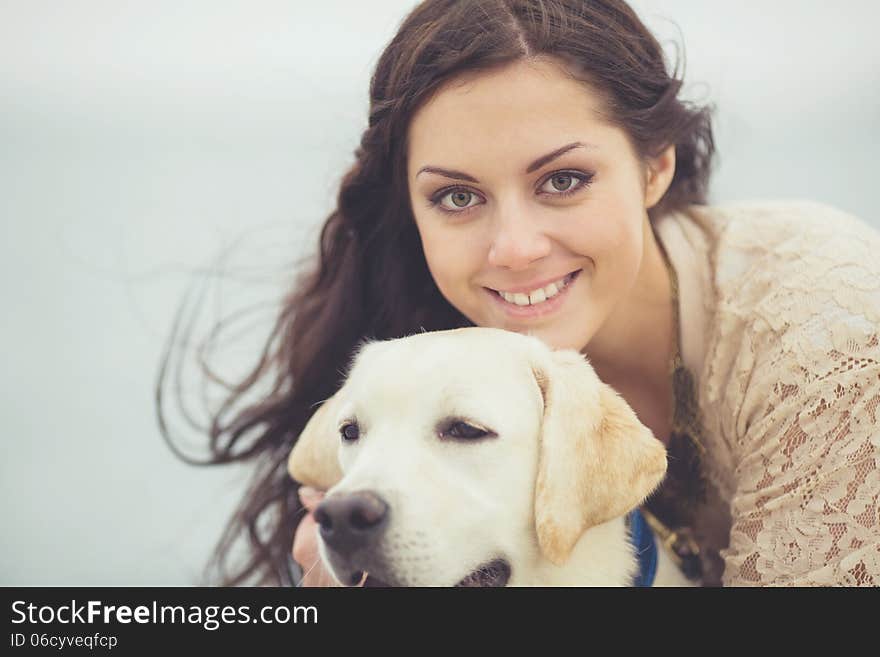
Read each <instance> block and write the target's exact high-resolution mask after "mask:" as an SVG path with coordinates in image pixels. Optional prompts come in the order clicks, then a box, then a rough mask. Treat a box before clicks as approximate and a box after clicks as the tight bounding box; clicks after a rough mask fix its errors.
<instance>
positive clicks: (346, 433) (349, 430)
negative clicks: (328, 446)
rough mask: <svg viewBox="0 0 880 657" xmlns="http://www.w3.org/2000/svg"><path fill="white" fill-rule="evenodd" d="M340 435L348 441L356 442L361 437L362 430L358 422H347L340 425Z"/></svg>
mask: <svg viewBox="0 0 880 657" xmlns="http://www.w3.org/2000/svg"><path fill="white" fill-rule="evenodd" d="M339 435H340V436H342V439H343V440H345V441H346V442H354V441H355V440H357V439H358V438H360V435H361V430H360V428H358V425H357V424H356V423H354V422H346V423H345V424H343V425H342V426H341V427H339Z"/></svg>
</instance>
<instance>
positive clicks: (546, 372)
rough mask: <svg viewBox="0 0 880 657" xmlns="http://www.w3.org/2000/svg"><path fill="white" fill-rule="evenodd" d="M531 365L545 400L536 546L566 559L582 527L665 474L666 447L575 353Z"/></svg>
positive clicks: (627, 504) (637, 496)
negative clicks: (534, 365)
mask: <svg viewBox="0 0 880 657" xmlns="http://www.w3.org/2000/svg"><path fill="white" fill-rule="evenodd" d="M540 361H542V363H541V364H538V365H537V367H533V372H534V373H535V376H536V379H537V381H538V385H539V386H540V388H541V393H542V395H543V397H544V421H543V428H542V432H541V452H540V462H539V466H538V477H537V483H536V488H535V526H536V529H537V533H538V542H539V544H540V547H541V551H542V552H543V553H544V555H545V556H546V557H547V558H548V559H550V561H552V562H553V563H555V564H557V565H559V564H562V563H563V562H565V560H566V559H567V558H568V556H569V554H570V553H571V550H572V548H574V545H575V543H577V541H578V539H579V538H580V537H581V535H582V534H583V532H584V531H585V530H587V529H588V528H590V527H592V526H594V525H598V524H600V523H603V522H606V521H608V520H610V519H612V518H614V517H617V516H621V515H623V514H625V513H627V512H628V511H630V510H632V509H634V508H636V507H637V506H638V505H639V504H641V503H642V502H643V501H644V499H645V498H646V497H647V496H648V495H649V494H650V493H651V492H652V491H653V490H654V489H655V488H656V487H657V485H658V484H659V483H660V481H661V480H662V479H663V476H664V475H665V473H666V449H665V448H664V446H663V444H662V443H661V442H660V441H659V440H657V439H656V438H655V437H654V435H653V434H652V433H651V431H650V430H649V429H648V428H647V427H645V426H644V425H643V424H642V423H641V422H639V420H638V418H637V417H636V414H635V412H634V411H633V410H632V409H631V408H630V407H629V405H628V404H627V403H626V402H625V401H624V400H623V398H622V397H621V396H620V395H618V394H617V393H616V392H615V391H614V390H612V389H611V388H610V387H609V386H607V385H605V384H604V383H602V382H601V381H600V380H599V377H598V376H596V373H595V372H594V371H593V368H592V367H591V366H590V365H589V364H588V363H587V361H586V360H585V359H584V357H583V356H582V355H581V354H578V353H577V352H574V351H558V352H552V353H550V354H549V358H548V357H546V356H545V357H543V358H541V359H540Z"/></svg>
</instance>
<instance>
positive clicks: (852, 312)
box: [689, 201, 880, 333]
mask: <svg viewBox="0 0 880 657" xmlns="http://www.w3.org/2000/svg"><path fill="white" fill-rule="evenodd" d="M689 216H690V218H691V219H692V220H693V221H694V222H695V223H696V224H698V225H699V226H700V228H701V230H702V232H703V233H704V234H705V235H706V236H707V237H706V245H707V246H706V250H707V253H706V264H707V267H708V268H709V270H710V272H709V277H710V278H711V279H712V284H713V289H714V293H715V297H716V298H715V302H716V303H717V309H718V310H719V311H722V312H723V311H728V312H732V313H734V314H736V315H737V316H739V317H741V318H742V319H743V320H744V321H747V322H748V323H749V324H752V325H754V324H755V322H758V323H759V324H760V323H761V322H764V323H765V325H766V328H767V329H768V330H770V331H772V332H774V333H778V332H780V331H782V330H783V329H784V328H785V327H786V326H799V327H802V328H803V327H804V326H805V325H807V324H810V323H811V322H819V323H824V322H827V321H838V322H839V321H840V320H842V319H844V317H849V316H854V317H863V318H864V319H865V320H868V321H869V322H870V324H871V325H872V328H874V327H876V326H877V325H878V323H880V257H878V254H880V231H878V230H877V229H875V228H873V227H871V226H869V225H868V224H867V223H865V222H864V221H862V220H861V219H859V218H857V217H855V216H853V215H851V214H849V213H846V212H844V211H842V210H839V209H837V208H834V207H831V206H828V205H825V204H822V203H815V202H809V201H777V202H767V201H764V202H749V203H731V204H726V205H719V206H704V207H694V208H692V209H691V211H690V212H689ZM829 311H830V312H831V314H828V313H829Z"/></svg>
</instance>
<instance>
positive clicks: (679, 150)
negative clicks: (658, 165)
mask: <svg viewBox="0 0 880 657" xmlns="http://www.w3.org/2000/svg"><path fill="white" fill-rule="evenodd" d="M538 56H543V57H553V58H555V59H556V60H557V61H560V62H561V63H563V64H564V65H565V66H566V69H567V70H568V71H569V72H570V74H571V75H573V76H575V77H576V78H577V79H579V80H582V81H583V82H584V83H585V84H587V85H589V87H590V89H591V90H593V91H594V92H597V93H599V94H600V96H601V98H602V99H603V101H604V110H605V117H606V119H608V120H610V121H612V122H613V123H614V124H615V125H617V126H618V127H620V128H621V129H623V130H624V131H625V133H626V134H627V135H628V136H629V139H630V140H631V143H632V144H633V146H634V147H635V150H636V152H637V153H638V154H639V155H640V156H641V157H643V158H649V157H651V156H654V155H657V154H659V153H660V152H662V151H663V150H664V149H665V148H666V147H668V146H669V145H673V144H674V145H675V151H676V171H675V177H674V178H673V180H672V183H671V185H670V187H669V190H668V191H667V192H666V195H665V196H664V198H663V199H662V200H661V202H660V203H659V204H658V205H657V206H655V208H653V209H652V211H651V216H652V217H655V216H658V215H659V214H661V213H664V212H669V211H674V210H680V209H683V208H684V207H685V206H687V205H690V204H702V203H705V202H706V194H707V188H708V180H709V170H710V164H711V160H712V156H713V151H714V145H713V138H712V129H711V120H710V115H711V112H710V109H709V108H706V107H700V106H697V105H694V104H691V103H688V102H685V101H682V100H681V99H680V98H679V92H680V90H681V87H682V80H681V79H680V76H679V74H678V68H677V66H676V68H675V70H673V71H670V70H668V68H667V64H666V61H665V59H664V55H663V51H662V49H661V47H660V45H659V44H658V42H657V40H656V39H655V38H654V36H653V35H652V34H651V33H650V32H649V31H648V30H647V29H646V28H645V26H644V25H643V24H642V22H641V21H640V20H639V18H638V17H637V16H636V14H635V12H634V11H633V10H632V9H631V8H630V7H629V6H628V5H627V4H626V3H625V2H623V0H426V1H425V2H423V3H421V4H420V5H419V6H417V7H416V8H415V9H414V10H413V11H412V13H410V14H409V16H408V17H407V18H406V19H405V20H404V21H403V23H402V25H401V26H400V29H399V31H398V32H397V35H396V36H395V37H394V39H393V40H392V41H391V43H390V44H389V45H388V46H387V47H386V49H385V51H384V52H383V53H382V56H381V58H380V59H379V62H378V65H377V67H376V71H375V73H374V75H373V78H372V81H371V84H370V113H369V123H368V126H367V128H366V130H365V131H364V133H363V136H362V138H361V141H360V146H359V147H358V148H357V150H356V151H355V162H354V165H353V166H352V167H351V169H350V170H349V171H348V172H347V173H346V174H345V176H344V178H343V179H342V183H341V186H340V189H339V195H338V199H337V207H336V209H335V210H334V211H333V212H332V213H331V214H330V216H329V217H328V218H327V220H326V222H325V223H324V226H323V229H322V231H321V236H320V243H319V249H318V254H317V259H316V260H315V261H314V262H313V263H312V264H311V266H310V267H309V268H308V269H307V270H305V271H304V272H303V273H302V274H301V275H300V276H299V278H298V279H297V282H296V285H295V286H294V288H293V290H292V291H291V292H290V293H289V295H287V297H286V298H285V299H284V300H283V303H282V308H281V311H280V315H279V316H278V317H277V320H276V323H275V325H274V329H273V331H272V333H271V335H270V337H269V339H268V341H267V343H266V345H265V348H264V349H263V352H262V353H261V354H260V356H259V359H258V360H257V363H256V365H255V366H254V367H253V369H252V370H251V371H250V373H249V374H248V375H247V376H246V377H245V378H244V380H243V381H241V382H240V383H238V384H237V385H230V386H229V387H228V396H227V398H226V400H225V402H224V403H223V404H222V405H221V406H220V407H219V409H217V411H216V412H215V413H214V414H213V418H212V421H211V423H210V426H209V427H207V428H206V429H207V431H206V433H207V436H208V438H209V448H210V455H211V456H210V458H208V459H207V460H205V461H202V462H201V463H203V464H222V463H230V462H234V461H249V462H253V463H254V466H255V473H254V478H253V480H252V483H251V486H250V488H249V489H248V491H247V493H246V495H245V497H244V499H243V500H242V501H241V504H240V506H239V508H238V509H237V511H236V513H235V514H234V516H233V517H232V519H231V520H230V522H229V524H228V526H227V527H226V530H225V532H224V533H223V535H222V537H221V539H220V541H219V543H218V545H217V549H216V552H215V555H214V560H213V561H212V564H211V565H212V567H214V568H216V571H217V573H218V575H219V577H217V578H216V579H218V580H219V581H221V582H222V583H224V584H227V585H236V584H242V583H256V584H290V583H291V581H292V576H291V569H290V567H289V566H290V561H291V558H290V556H289V554H290V547H291V541H292V537H293V534H294V530H295V529H296V525H297V524H298V522H299V519H300V517H301V513H300V506H299V502H298V500H297V495H296V488H297V486H298V484H297V483H296V482H294V481H292V480H291V479H290V477H289V476H288V475H287V472H286V467H285V466H286V459H287V455H288V453H289V451H290V449H291V447H292V446H293V444H294V442H295V441H296V439H297V436H298V435H299V433H300V432H301V431H302V429H303V427H304V426H305V424H306V422H307V420H308V419H309V417H310V416H311V414H312V413H313V412H314V410H315V408H316V406H317V405H318V404H320V403H321V402H322V401H323V400H325V399H327V398H329V397H330V396H331V395H332V394H333V393H334V392H335V391H336V390H337V389H338V387H339V385H340V383H341V381H342V377H343V373H344V371H345V369H346V367H347V365H348V360H349V358H350V355H351V353H352V351H353V349H354V348H355V347H356V346H357V345H358V344H359V343H360V342H361V341H363V340H365V339H390V338H395V337H401V336H404V335H407V334H412V333H415V332H418V331H421V330H429V331H430V330H440V329H447V328H453V327H458V326H465V325H468V324H469V322H468V320H467V319H465V318H464V317H463V316H462V315H461V314H460V313H459V312H458V311H457V310H456V309H455V308H453V307H452V306H451V305H450V304H449V303H448V302H447V301H446V300H445V299H444V298H443V297H442V296H441V294H440V292H439V291H438V289H437V287H436V286H435V285H434V283H433V281H432V279H431V276H430V274H429V272H428V268H427V265H426V262H425V257H424V254H423V252H422V248H421V243H420V240H419V235H418V233H417V231H416V226H415V222H414V220H413V216H412V212H411V209H410V206H409V196H408V191H407V182H406V142H407V129H408V126H409V123H410V119H411V118H412V116H413V114H414V113H415V112H416V111H417V110H418V109H419V108H420V107H421V106H422V105H423V104H424V103H425V102H426V101H427V100H428V99H429V98H430V97H431V96H432V94H434V93H436V92H437V90H438V89H439V88H440V87H441V86H442V85H443V84H444V83H446V82H448V81H449V80H450V79H451V78H454V77H455V76H457V75H460V74H462V73H465V72H474V71H484V70H489V69H493V68H497V67H501V66H503V65H505V64H509V63H511V62H514V61H516V60H521V59H525V58H533V57H538ZM180 332H181V329H180V327H179V325H178V324H175V329H174V330H173V331H172V335H171V337H170V339H169V344H171V343H172V342H173V341H174V340H176V339H179V338H180ZM171 353H172V351H171V350H170V349H169V350H168V351H167V352H166V354H165V357H164V358H163V362H162V367H161V369H160V374H159V380H158V382H157V386H156V394H157V409H158V414H159V420H160V427H161V429H162V432H163V436H165V438H166V440H168V442H169V444H171V445H172V447H174V444H175V443H174V441H173V440H172V437H171V436H170V435H169V432H168V430H167V428H166V425H165V416H164V413H165V411H164V410H163V400H164V397H165V395H163V391H164V390H165V388H167V387H168V386H169V385H170V384H169V382H168V371H169V365H170V363H169V359H170V358H171V356H170V354H171ZM258 382H259V383H262V384H266V383H267V382H268V383H269V384H270V385H269V386H268V388H269V390H270V392H269V393H268V394H266V395H265V396H263V397H262V398H261V399H260V400H259V401H257V402H255V403H254V402H250V403H248V402H246V401H245V397H246V394H247V393H248V392H249V391H252V390H253V389H254V387H255V386H256V385H257V383H258ZM178 453H179V452H178ZM241 538H247V540H248V544H249V548H248V550H246V552H247V557H246V558H245V559H244V561H243V563H238V564H235V565H234V567H230V565H229V561H230V555H231V553H232V548H233V546H234V545H235V544H237V541H238V540H239V539H241Z"/></svg>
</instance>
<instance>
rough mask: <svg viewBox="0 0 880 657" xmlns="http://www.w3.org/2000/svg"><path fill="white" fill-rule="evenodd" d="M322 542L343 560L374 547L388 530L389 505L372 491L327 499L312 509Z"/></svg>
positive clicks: (344, 494)
mask: <svg viewBox="0 0 880 657" xmlns="http://www.w3.org/2000/svg"><path fill="white" fill-rule="evenodd" d="M314 516H315V520H316V521H317V523H318V524H319V525H320V527H321V529H320V532H321V538H322V539H323V540H324V543H325V544H326V545H327V546H328V547H329V548H330V549H332V550H333V551H334V552H336V553H337V554H339V555H341V556H343V557H345V556H349V555H351V554H353V553H354V552H357V551H361V550H369V549H371V548H373V547H374V546H375V544H376V543H377V542H378V541H379V539H380V538H381V536H382V534H383V533H384V532H385V529H386V527H387V526H388V504H387V503H386V502H385V501H384V500H383V499H382V498H381V497H379V496H378V495H376V494H375V493H373V492H371V491H357V492H353V493H341V494H338V495H333V496H331V497H327V498H325V499H324V501H323V502H321V503H320V504H319V505H318V506H317V508H316V509H315V513H314Z"/></svg>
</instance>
